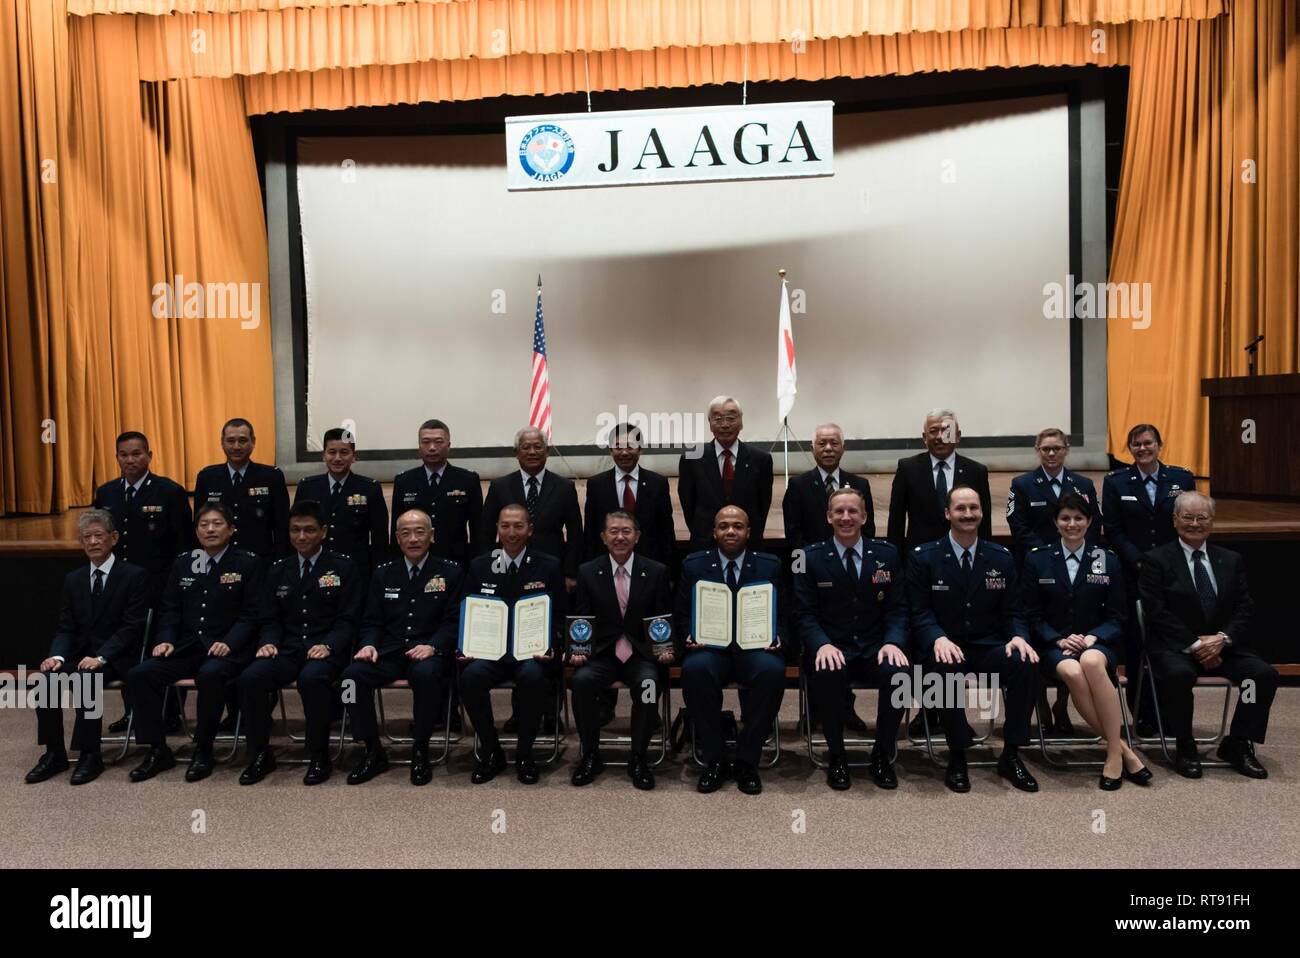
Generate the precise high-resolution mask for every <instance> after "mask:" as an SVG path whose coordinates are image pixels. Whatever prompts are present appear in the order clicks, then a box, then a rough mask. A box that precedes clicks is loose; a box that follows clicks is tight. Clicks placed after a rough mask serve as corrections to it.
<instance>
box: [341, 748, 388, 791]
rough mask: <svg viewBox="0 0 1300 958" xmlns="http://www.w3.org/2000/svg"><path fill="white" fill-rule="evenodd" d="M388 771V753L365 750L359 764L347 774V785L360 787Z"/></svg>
mask: <svg viewBox="0 0 1300 958" xmlns="http://www.w3.org/2000/svg"><path fill="white" fill-rule="evenodd" d="M386 771H388V753H387V752H385V751H384V750H383V749H382V748H375V749H367V750H366V754H365V756H364V757H363V758H362V759H361V764H360V765H358V766H357V767H356V768H354V769H353V770H352V771H350V772H348V784H349V785H360V784H361V783H362V782H368V781H370V780H371V779H372V778H374V777H375V776H376V775H379V774H381V773H383V772H386Z"/></svg>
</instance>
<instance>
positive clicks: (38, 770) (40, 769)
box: [24, 749, 68, 785]
mask: <svg viewBox="0 0 1300 958" xmlns="http://www.w3.org/2000/svg"><path fill="white" fill-rule="evenodd" d="M67 770H68V756H67V753H66V752H51V751H49V750H48V749H47V750H46V752H45V754H44V755H42V756H41V757H40V758H39V759H37V761H36V764H35V765H33V766H32V770H31V771H30V772H28V773H27V777H26V779H24V781H26V782H27V784H28V785H35V784H36V783H37V782H43V781H45V780H46V779H47V778H53V777H54V776H55V775H58V774H59V773H60V772H66V771H67Z"/></svg>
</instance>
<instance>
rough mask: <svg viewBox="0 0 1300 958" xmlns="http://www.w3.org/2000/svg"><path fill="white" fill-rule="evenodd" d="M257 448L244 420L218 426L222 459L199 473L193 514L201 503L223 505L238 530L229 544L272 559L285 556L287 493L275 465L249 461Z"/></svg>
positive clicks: (282, 478) (287, 528) (195, 488)
mask: <svg viewBox="0 0 1300 958" xmlns="http://www.w3.org/2000/svg"><path fill="white" fill-rule="evenodd" d="M256 445H257V439H256V437H254V435H253V425H252V423H250V422H249V421H248V420H247V419H231V420H230V421H229V422H227V423H226V424H225V425H224V426H222V427H221V448H222V450H223V451H224V452H225V454H226V461H225V462H223V463H219V464H217V465H215V466H205V467H204V468H203V469H201V470H199V475H198V478H197V479H196V480H195V482H194V513H195V515H196V516H197V515H198V511H199V508H200V507H201V506H203V505H204V504H205V503H209V502H221V503H224V504H225V506H226V509H227V510H229V512H230V515H231V521H232V522H233V524H234V526H235V529H236V531H235V539H234V541H233V542H232V543H231V545H233V546H235V548H237V549H245V550H247V551H249V552H252V553H253V554H254V555H259V556H262V557H264V558H267V559H271V558H275V557H278V556H284V555H287V554H288V553H289V490H288V488H287V487H286V486H285V484H284V473H283V472H281V471H280V470H279V469H278V468H277V467H275V466H267V465H264V464H262V463H260V462H253V461H252V455H253V449H254V448H255V447H256Z"/></svg>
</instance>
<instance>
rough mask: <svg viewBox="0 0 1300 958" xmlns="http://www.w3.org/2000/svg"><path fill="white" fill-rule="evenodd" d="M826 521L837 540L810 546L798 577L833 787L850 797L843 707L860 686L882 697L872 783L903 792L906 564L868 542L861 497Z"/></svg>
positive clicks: (813, 692)
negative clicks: (900, 743) (899, 763)
mask: <svg viewBox="0 0 1300 958" xmlns="http://www.w3.org/2000/svg"><path fill="white" fill-rule="evenodd" d="M826 517H827V521H828V522H829V523H830V525H831V526H832V528H833V530H834V535H833V536H832V537H831V538H830V539H829V540H827V541H825V542H819V543H817V544H815V545H811V546H809V547H808V548H807V550H806V552H805V557H804V558H805V563H804V568H803V570H802V571H796V572H795V575H794V591H795V609H796V611H795V616H796V622H797V626H798V631H799V638H800V639H801V641H802V643H803V648H804V668H806V669H808V670H809V671H808V692H809V695H810V696H811V697H812V700H813V702H814V703H815V704H817V705H819V706H820V707H821V709H822V713H823V714H824V715H825V716H826V718H825V719H824V721H823V725H824V727H825V730H826V747H827V751H828V753H829V755H830V763H829V765H828V766H827V769H826V783H827V784H828V785H830V787H831V788H833V789H836V790H844V789H847V788H848V787H849V786H850V784H851V781H852V780H851V778H850V776H849V762H848V756H847V755H846V754H845V752H844V725H843V722H842V721H841V718H840V715H839V705H840V703H841V702H842V701H843V700H844V691H845V689H847V688H848V685H849V681H850V680H852V679H856V680H858V681H862V682H869V683H871V684H872V685H874V686H875V687H876V689H877V690H878V691H879V693H880V697H879V701H878V704H877V707H876V744H875V748H874V749H873V750H872V753H871V777H872V778H873V779H874V780H875V782H876V784H877V785H879V786H880V787H881V788H897V787H898V778H897V776H895V774H894V756H895V754H896V752H897V745H896V739H897V738H898V725H899V723H900V722H902V720H903V706H902V705H900V704H899V703H898V702H897V701H895V699H896V696H895V694H894V692H895V676H896V675H899V674H902V675H904V676H906V674H907V667H908V661H907V646H908V641H907V604H906V600H905V596H904V590H905V585H904V582H903V564H902V561H901V560H900V559H899V556H898V550H897V549H895V548H894V546H893V545H892V544H891V543H889V542H886V541H884V540H883V539H868V538H866V537H865V536H864V535H863V529H864V527H865V525H866V519H867V505H866V501H865V499H864V498H863V495H862V493H861V492H859V491H858V490H857V489H853V488H851V487H846V488H842V489H837V490H835V491H834V492H832V493H831V496H830V499H829V500H828V502H827V504H826Z"/></svg>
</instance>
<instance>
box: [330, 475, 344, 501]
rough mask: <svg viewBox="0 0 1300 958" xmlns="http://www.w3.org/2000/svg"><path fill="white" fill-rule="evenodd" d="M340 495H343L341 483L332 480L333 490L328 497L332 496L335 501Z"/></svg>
mask: <svg viewBox="0 0 1300 958" xmlns="http://www.w3.org/2000/svg"><path fill="white" fill-rule="evenodd" d="M342 494H343V483H341V482H339V481H338V480H337V479H335V480H334V490H333V491H332V492H331V493H330V495H332V496H334V498H336V499H337V498H338V497H339V496H340V495H342Z"/></svg>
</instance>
